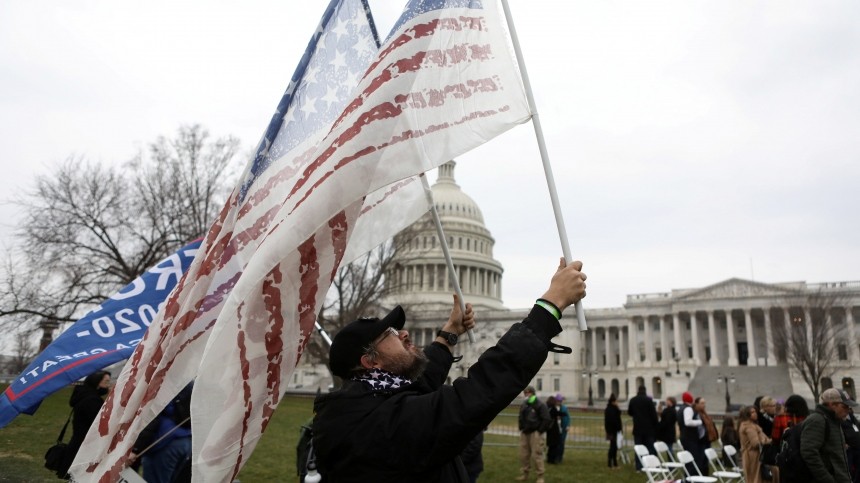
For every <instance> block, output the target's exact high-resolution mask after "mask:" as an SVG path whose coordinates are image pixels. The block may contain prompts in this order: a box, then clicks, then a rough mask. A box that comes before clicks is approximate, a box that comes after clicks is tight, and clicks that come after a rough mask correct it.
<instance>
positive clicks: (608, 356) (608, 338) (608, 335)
mask: <svg viewBox="0 0 860 483" xmlns="http://www.w3.org/2000/svg"><path fill="white" fill-rule="evenodd" d="M603 330H604V332H603V333H604V334H605V335H606V344H604V346H605V347H604V350H605V351H606V364H604V365H603V367H605V368H606V370H607V371H608V370H610V369H612V331H611V330H609V327H607V328H606V329H603Z"/></svg>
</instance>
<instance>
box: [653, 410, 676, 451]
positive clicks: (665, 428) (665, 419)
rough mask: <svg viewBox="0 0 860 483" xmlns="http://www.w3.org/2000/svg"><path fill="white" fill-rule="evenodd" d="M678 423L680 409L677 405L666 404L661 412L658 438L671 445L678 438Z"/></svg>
mask: <svg viewBox="0 0 860 483" xmlns="http://www.w3.org/2000/svg"><path fill="white" fill-rule="evenodd" d="M676 424H678V411H676V410H675V406H666V407H664V408H663V412H662V413H660V425H659V426H658V429H657V440H659V441H662V442H664V443H666V444H668V445H669V446H670V447H671V446H672V444H673V443H674V442H675V440H676V439H677V433H676V430H675V425H676Z"/></svg>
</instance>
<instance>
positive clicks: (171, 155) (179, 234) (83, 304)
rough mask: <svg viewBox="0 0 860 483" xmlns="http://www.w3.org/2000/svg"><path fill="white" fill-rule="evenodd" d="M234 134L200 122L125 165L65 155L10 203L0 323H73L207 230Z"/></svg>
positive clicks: (222, 192)
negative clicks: (12, 225)
mask: <svg viewBox="0 0 860 483" xmlns="http://www.w3.org/2000/svg"><path fill="white" fill-rule="evenodd" d="M238 145H239V143H238V141H237V140H236V139H235V138H233V137H226V138H221V139H217V140H210V139H209V134H208V132H207V131H206V130H205V129H203V128H202V127H200V126H199V125H194V126H183V127H180V128H179V130H178V133H177V136H176V137H175V138H173V139H167V138H163V137H162V138H159V139H158V140H157V141H156V142H155V143H153V144H152V145H150V147H149V151H148V153H149V156H147V155H145V153H141V154H139V155H138V156H136V157H135V158H134V159H133V160H132V161H130V162H129V163H126V165H125V166H102V165H100V164H97V163H92V162H87V161H85V160H83V159H80V158H69V159H67V160H66V161H65V162H64V163H62V164H61V165H60V166H59V167H58V168H57V170H56V171H55V172H53V173H51V174H49V175H46V176H40V177H39V178H37V179H36V184H35V189H34V190H33V191H31V192H30V193H27V194H26V195H25V196H24V197H23V198H21V199H19V200H17V201H16V204H17V205H18V206H19V207H20V208H21V210H22V213H23V221H22V223H21V225H20V226H19V229H18V232H17V237H18V238H17V239H18V242H19V245H18V247H16V248H14V249H13V250H10V251H9V252H8V256H7V262H6V271H5V272H6V273H5V274H4V277H5V280H3V281H2V284H3V285H4V287H3V288H4V290H3V292H2V295H0V320H2V321H3V322H5V323H6V324H7V325H9V324H13V325H14V324H16V322H20V321H21V317H22V316H24V319H26V320H25V321H24V323H33V322H35V321H37V320H43V319H52V320H57V321H60V322H68V321H73V320H76V319H77V317H78V316H80V315H81V311H82V310H83V309H86V308H89V307H92V306H94V305H96V304H98V303H101V302H102V301H103V300H105V299H106V298H107V297H108V296H110V295H111V294H112V293H114V292H115V291H116V290H118V289H119V288H121V287H123V286H125V285H127V284H128V283H130V282H131V281H132V280H134V279H135V278H136V277H137V276H139V275H140V274H141V273H143V272H144V271H145V270H146V269H148V268H149V267H151V266H153V265H154V264H155V263H157V262H158V261H160V260H161V259H163V258H164V257H166V256H167V255H169V254H171V253H172V252H174V251H175V250H176V249H178V248H179V247H180V246H182V245H184V244H186V243H188V242H189V241H191V240H193V239H195V238H198V237H200V236H202V235H204V234H205V231H206V229H207V228H208V225H209V223H210V222H211V220H213V219H214V218H215V216H216V215H217V211H218V209H219V208H220V206H221V205H222V204H223V202H224V199H225V198H226V195H227V189H228V186H230V184H231V183H229V182H227V180H225V179H223V175H224V173H225V170H227V168H228V167H229V165H230V164H231V163H232V162H233V160H234V158H235V157H236V154H237V151H238Z"/></svg>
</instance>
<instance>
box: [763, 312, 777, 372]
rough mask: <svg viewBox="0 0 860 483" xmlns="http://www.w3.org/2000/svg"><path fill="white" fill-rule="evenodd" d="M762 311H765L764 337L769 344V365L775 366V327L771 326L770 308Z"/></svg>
mask: <svg viewBox="0 0 860 483" xmlns="http://www.w3.org/2000/svg"><path fill="white" fill-rule="evenodd" d="M762 311H763V312H764V338H765V344H766V345H767V365H769V366H775V365H776V355H775V354H774V351H773V347H774V344H773V327H771V322H770V309H769V308H765V309H763V310H762Z"/></svg>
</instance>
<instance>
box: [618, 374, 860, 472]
mask: <svg viewBox="0 0 860 483" xmlns="http://www.w3.org/2000/svg"><path fill="white" fill-rule="evenodd" d="M856 406H857V403H856V402H855V401H854V400H853V398H851V397H850V396H849V395H848V393H846V392H845V391H844V390H841V389H834V388H831V389H827V390H825V391H824V392H822V393H821V395H820V396H819V403H818V404H817V405H816V406H815V407H814V408H813V409H812V410H810V408H809V406H808V405H807V402H806V400H805V399H804V398H803V397H801V396H799V395H796V394H795V395H791V396H789V397H788V398H786V399H785V400H777V399H775V398H774V397H771V396H759V397H757V398H756V399H755V401H754V402H753V403H752V404H751V405H748V406H743V407H741V408H740V410H739V411H738V413H737V416H736V417H735V415H734V414H727V415H725V417H724V419H723V421H722V427H721V429H720V430H719V431H718V429H717V424H716V423H715V422H714V420H713V418H711V416H710V415H709V414H708V411H707V402H706V401H705V399H704V398H703V397H694V395H693V394H691V393H689V392H685V393H684V394H683V395H682V396H681V402H680V403H679V402H678V401H677V400H676V399H675V398H674V397H668V398H666V400H665V401H660V402H659V403H656V402H655V401H654V400H652V398H650V397H649V396H648V395H647V394H646V391H645V387H644V386H640V387H639V388H638V391H637V395H636V396H635V397H633V398H631V399H630V402H629V404H628V409H627V412H628V414H629V415H630V416H631V417H632V418H633V440H634V444H635V446H634V450H635V453H636V468H637V470H638V471H643V472H649V473H653V474H658V475H660V476H661V478H662V479H671V480H674V479H681V480H684V479H686V478H690V477H692V476H708V475H713V476H716V477H718V478H719V479H720V481H729V480H734V481H746V483H760V482H783V483H786V482H788V483H792V482H803V483H811V482H827V483H860V424H858V422H857V419H856V417H855V414H854V408H855V407H856ZM604 425H605V429H606V437H607V439H608V440H609V452H608V455H607V464H608V466H609V467H610V468H614V467H617V466H618V463H617V452H618V446H619V445H620V444H621V434H622V433H621V431H622V427H621V410H620V409H619V407H618V401H617V398H616V396H615V395H614V394H613V395H611V396H610V398H609V403H608V404H607V407H606V410H605V412H604Z"/></svg>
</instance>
